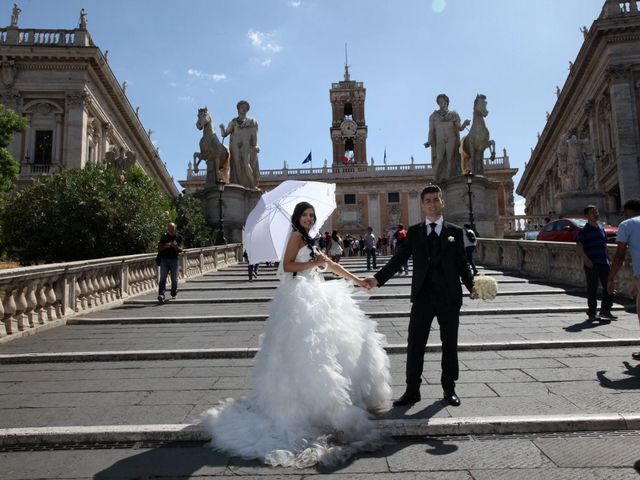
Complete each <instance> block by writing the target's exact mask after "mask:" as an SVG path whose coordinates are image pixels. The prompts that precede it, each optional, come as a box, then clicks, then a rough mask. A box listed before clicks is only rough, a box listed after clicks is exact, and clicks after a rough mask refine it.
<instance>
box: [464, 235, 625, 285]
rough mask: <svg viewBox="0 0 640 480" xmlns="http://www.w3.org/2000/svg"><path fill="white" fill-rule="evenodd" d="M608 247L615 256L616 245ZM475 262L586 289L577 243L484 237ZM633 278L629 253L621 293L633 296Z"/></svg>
mask: <svg viewBox="0 0 640 480" xmlns="http://www.w3.org/2000/svg"><path fill="white" fill-rule="evenodd" d="M608 250H609V251H608V254H609V258H610V259H613V256H614V254H615V251H616V245H609V246H608ZM475 261H476V262H477V263H478V264H482V265H484V266H488V267H495V268H497V269H499V270H511V271H516V272H518V273H522V274H525V275H527V276H530V277H534V278H539V279H541V280H544V281H546V282H551V283H558V284H561V285H571V286H577V287H585V288H586V284H585V276H584V269H583V266H582V260H581V259H580V258H579V257H578V254H577V253H576V244H575V243H565V242H538V241H530V240H500V239H489V238H482V239H480V240H479V241H478V247H477V249H476V255H475ZM631 280H632V273H631V257H630V256H629V255H627V259H626V260H625V263H624V265H623V266H622V268H621V269H620V271H619V272H618V275H617V276H616V289H617V291H618V292H619V294H620V295H621V296H624V297H630V294H629V292H630V288H631V285H632V281H631Z"/></svg>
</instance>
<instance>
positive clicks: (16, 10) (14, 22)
mask: <svg viewBox="0 0 640 480" xmlns="http://www.w3.org/2000/svg"><path fill="white" fill-rule="evenodd" d="M20 12H22V10H20V7H18V4H17V3H14V4H13V10H11V26H12V27H17V26H18V19H19V18H20Z"/></svg>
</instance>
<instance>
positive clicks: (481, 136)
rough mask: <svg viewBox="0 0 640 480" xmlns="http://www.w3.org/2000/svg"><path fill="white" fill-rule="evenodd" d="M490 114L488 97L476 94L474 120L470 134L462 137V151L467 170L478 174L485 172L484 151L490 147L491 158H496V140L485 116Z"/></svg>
mask: <svg viewBox="0 0 640 480" xmlns="http://www.w3.org/2000/svg"><path fill="white" fill-rule="evenodd" d="M487 115H489V110H487V97H486V96H485V95H480V94H478V95H476V99H475V100H474V101H473V122H471V129H470V130H469V134H468V135H467V136H466V137H464V138H463V139H462V146H461V147H460V153H461V155H462V163H463V164H464V169H465V171H469V170H471V171H472V172H473V173H475V174H476V175H478V174H479V175H482V174H483V173H484V151H485V150H486V149H487V148H488V149H489V152H490V153H491V160H492V161H493V160H495V158H496V142H494V141H493V140H491V139H490V137H489V129H488V128H487V125H486V124H485V121H484V118H485V117H486V116H487Z"/></svg>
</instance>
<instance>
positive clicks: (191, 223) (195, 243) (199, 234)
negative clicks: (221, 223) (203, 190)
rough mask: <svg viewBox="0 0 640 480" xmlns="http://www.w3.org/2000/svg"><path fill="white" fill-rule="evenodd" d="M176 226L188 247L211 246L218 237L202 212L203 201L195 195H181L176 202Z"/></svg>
mask: <svg viewBox="0 0 640 480" xmlns="http://www.w3.org/2000/svg"><path fill="white" fill-rule="evenodd" d="M175 206H176V212H177V217H176V226H177V227H178V233H179V234H180V235H182V241H183V244H184V246H185V247H186V248H197V247H209V246H211V245H213V243H214V241H215V238H216V230H215V229H214V228H212V227H211V226H210V225H209V224H208V223H207V220H206V218H205V217H204V215H203V213H202V202H201V201H200V199H198V198H195V197H191V196H189V197H185V196H182V195H181V196H180V197H179V198H178V199H177V200H176V202H175Z"/></svg>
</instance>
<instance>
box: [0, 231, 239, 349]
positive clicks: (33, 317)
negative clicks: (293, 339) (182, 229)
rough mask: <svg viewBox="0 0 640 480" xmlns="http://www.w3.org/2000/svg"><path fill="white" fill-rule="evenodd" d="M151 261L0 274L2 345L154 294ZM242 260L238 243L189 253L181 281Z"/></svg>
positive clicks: (138, 258)
mask: <svg viewBox="0 0 640 480" xmlns="http://www.w3.org/2000/svg"><path fill="white" fill-rule="evenodd" d="M155 257H156V254H155V253H153V254H141V255H129V256H125V257H112V258H101V259H95V260H85V261H80V262H70V263H57V264H50V265H38V266H33V267H23V268H13V269H8V270H0V319H1V320H2V321H1V322H0V342H2V341H3V340H6V339H8V338H9V337H11V336H13V335H18V334H20V333H24V332H26V333H27V334H28V333H29V332H31V331H35V329H37V328H42V327H45V326H48V325H52V322H57V323H64V321H65V320H66V319H67V318H69V317H71V316H73V315H77V314H83V313H87V312H90V311H94V310H98V309H101V308H109V307H113V306H117V305H119V304H120V303H122V302H123V301H124V299H126V298H128V297H131V296H135V295H140V294H143V293H147V292H150V291H153V290H155V289H156V288H157V285H158V267H157V266H156V264H155ZM241 260H242V245H240V244H232V245H223V246H218V247H207V248H190V249H187V250H185V252H184V254H182V255H181V257H180V262H181V265H180V266H181V268H180V270H181V271H180V276H179V278H180V279H182V280H185V279H189V278H193V277H197V276H199V275H203V274H204V273H207V272H211V271H215V270H218V269H219V268H221V267H224V266H228V265H234V264H236V263H238V262H239V261H241ZM169 281H170V280H169Z"/></svg>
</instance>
